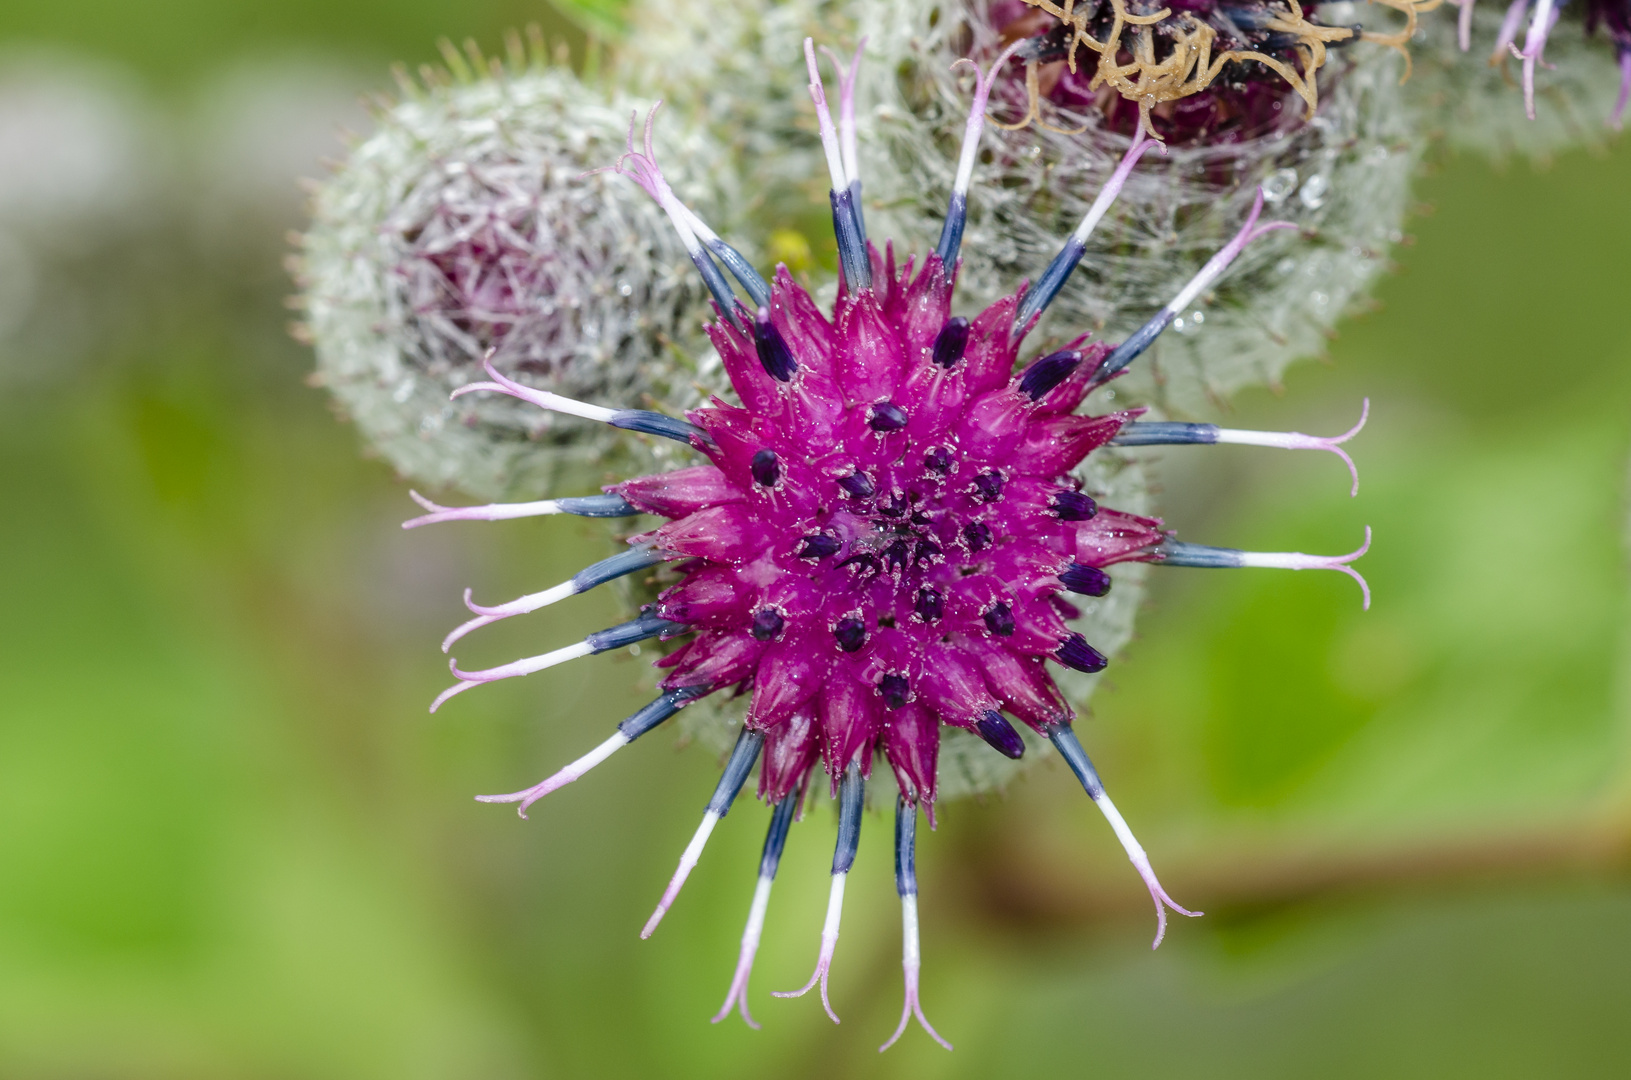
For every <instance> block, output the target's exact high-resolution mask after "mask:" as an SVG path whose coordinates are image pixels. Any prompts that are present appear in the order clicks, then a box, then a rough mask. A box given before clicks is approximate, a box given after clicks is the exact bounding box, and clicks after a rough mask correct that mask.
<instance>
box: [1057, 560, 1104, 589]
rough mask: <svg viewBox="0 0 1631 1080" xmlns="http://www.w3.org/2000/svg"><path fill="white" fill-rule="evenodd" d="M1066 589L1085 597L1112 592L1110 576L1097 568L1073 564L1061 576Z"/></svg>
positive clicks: (1060, 578)
mask: <svg viewBox="0 0 1631 1080" xmlns="http://www.w3.org/2000/svg"><path fill="white" fill-rule="evenodd" d="M1059 580H1060V581H1061V582H1062V583H1063V584H1064V586H1065V588H1067V589H1069V590H1070V591H1071V592H1073V593H1081V594H1082V595H1083V596H1103V595H1104V594H1105V593H1107V592H1109V591H1110V575H1109V574H1106V573H1105V572H1104V571H1103V570H1100V569H1099V568H1098V567H1096V566H1083V565H1082V564H1081V563H1071V564H1070V569H1068V570H1066V571H1065V572H1064V573H1063V574H1060V575H1059Z"/></svg>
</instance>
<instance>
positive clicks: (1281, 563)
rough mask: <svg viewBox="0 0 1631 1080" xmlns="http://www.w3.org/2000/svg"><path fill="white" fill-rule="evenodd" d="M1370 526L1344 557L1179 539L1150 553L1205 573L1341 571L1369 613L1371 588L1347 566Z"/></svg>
mask: <svg viewBox="0 0 1631 1080" xmlns="http://www.w3.org/2000/svg"><path fill="white" fill-rule="evenodd" d="M1370 535H1371V533H1370V526H1369V525H1366V526H1365V542H1364V543H1363V544H1361V545H1360V546H1359V547H1358V548H1357V549H1356V550H1354V551H1350V552H1348V554H1346V555H1304V554H1303V553H1302V552H1300V551H1241V550H1239V549H1238V548H1224V547H1208V546H1207V545H1205V544H1186V543H1184V542H1183V541H1182V540H1170V539H1169V540H1163V541H1162V542H1161V543H1159V544H1157V545H1156V546H1155V547H1154V548H1153V549H1152V550H1153V552H1154V554H1155V555H1156V556H1157V558H1156V562H1157V564H1158V565H1160V566H1193V567H1197V568H1200V569H1205V570H1229V569H1235V568H1238V567H1243V566H1261V567H1268V568H1271V569H1275V570H1340V571H1341V572H1342V573H1344V574H1347V575H1348V576H1349V577H1351V578H1353V579H1354V580H1355V581H1357V582H1359V589H1360V591H1361V592H1363V593H1364V595H1365V609H1366V610H1367V611H1368V610H1370V585H1369V584H1367V583H1366V581H1365V578H1364V577H1363V575H1361V574H1360V573H1359V571H1358V570H1355V569H1354V568H1353V567H1351V566H1349V565H1348V564H1349V563H1351V562H1353V561H1354V560H1355V559H1357V558H1359V557H1360V556H1361V555H1363V554H1365V552H1367V551H1369V550H1370Z"/></svg>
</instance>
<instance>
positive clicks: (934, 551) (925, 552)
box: [912, 540, 942, 563]
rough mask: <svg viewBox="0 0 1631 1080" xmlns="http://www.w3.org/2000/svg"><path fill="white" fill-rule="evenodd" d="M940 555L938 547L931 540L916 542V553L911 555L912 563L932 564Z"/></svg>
mask: <svg viewBox="0 0 1631 1080" xmlns="http://www.w3.org/2000/svg"><path fill="white" fill-rule="evenodd" d="M941 554H942V551H941V548H940V545H939V544H937V543H935V542H934V541H933V540H919V541H918V542H917V553H916V554H915V555H913V557H912V561H913V562H914V563H932V562H934V561H935V560H936V559H938V558H940V556H941Z"/></svg>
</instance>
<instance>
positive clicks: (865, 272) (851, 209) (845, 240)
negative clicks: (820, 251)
mask: <svg viewBox="0 0 1631 1080" xmlns="http://www.w3.org/2000/svg"><path fill="white" fill-rule="evenodd" d="M830 194H831V196H832V231H833V235H834V236H836V237H837V238H838V265H839V268H840V269H842V270H843V272H844V286H845V288H847V289H848V290H849V291H850V292H860V291H861V290H863V289H870V288H872V257H871V256H870V255H869V254H867V249H866V236H865V234H864V233H863V231H862V229H861V224H860V220H861V219H860V215H859V213H858V211H857V209H856V206H855V196H854V195H853V194H852V193H851V192H850V191H848V190H844V191H834V192H830Z"/></svg>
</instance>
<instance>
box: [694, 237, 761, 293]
mask: <svg viewBox="0 0 1631 1080" xmlns="http://www.w3.org/2000/svg"><path fill="white" fill-rule="evenodd" d="M706 243H707V245H708V250H709V251H711V252H713V253H714V257H715V258H717V259H718V260H719V261H720V262H722V263H724V264H725V269H726V270H729V271H730V273H731V277H733V278H735V279H736V280H737V281H738V282H740V283H741V286H742V289H743V291H744V292H746V293H747V294H748V297H749V299H751V300H752V301H753V305H754V306H755V307H763V306H764V305H766V304H768V303H770V283H769V282H767V281H766V280H765V279H764V278H762V277H760V276H759V271H757V270H755V269H754V268H753V264H752V263H750V262H748V261H747V259H746V258H745V257H744V256H743V255H742V253H741V252H740V251H737V250H736V249H735V248H733V247H731V246H730V245H729V244H727V243H725V241H723V240H721V239H719V238H718V237H715V238H714V239H712V240H709V241H706Z"/></svg>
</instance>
